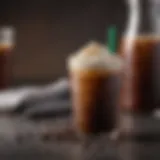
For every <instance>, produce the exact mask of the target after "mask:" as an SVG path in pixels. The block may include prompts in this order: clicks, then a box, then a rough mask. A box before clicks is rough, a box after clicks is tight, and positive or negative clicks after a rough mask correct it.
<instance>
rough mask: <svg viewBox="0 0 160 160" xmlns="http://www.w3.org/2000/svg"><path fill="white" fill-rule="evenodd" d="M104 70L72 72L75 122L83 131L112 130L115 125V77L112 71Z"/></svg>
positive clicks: (78, 128)
mask: <svg viewBox="0 0 160 160" xmlns="http://www.w3.org/2000/svg"><path fill="white" fill-rule="evenodd" d="M103 72H104V73H103ZM103 72H102V73H99V72H97V71H93V72H92V71H89V72H85V71H84V72H79V73H78V72H77V73H72V74H71V83H72V84H71V85H72V91H73V117H74V123H75V127H76V128H77V130H78V131H80V132H82V133H87V134H90V133H98V132H102V131H111V130H112V129H113V128H114V126H115V105H114V102H116V100H115V99H114V98H115V96H113V95H112V94H115V92H114V91H113V90H112V89H113V88H112V87H113V84H112V85H111V83H112V82H113V81H115V78H114V77H113V78H111V76H110V73H106V71H103ZM116 78H117V77H116ZM111 86H112V87H111ZM114 86H116V84H115V83H114Z"/></svg>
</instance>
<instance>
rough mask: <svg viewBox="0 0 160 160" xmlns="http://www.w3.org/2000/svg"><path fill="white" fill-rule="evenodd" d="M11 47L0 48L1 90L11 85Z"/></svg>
mask: <svg viewBox="0 0 160 160" xmlns="http://www.w3.org/2000/svg"><path fill="white" fill-rule="evenodd" d="M10 52H11V48H10V47H4V46H0V89H5V88H7V87H8V85H9V84H10V73H11V72H10V62H9V61H10V60H9V59H10Z"/></svg>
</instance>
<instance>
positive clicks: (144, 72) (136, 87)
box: [120, 36, 160, 112]
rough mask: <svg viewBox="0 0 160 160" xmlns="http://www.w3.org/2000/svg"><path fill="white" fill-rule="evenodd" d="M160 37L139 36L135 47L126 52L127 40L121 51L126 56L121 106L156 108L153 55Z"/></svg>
mask: <svg viewBox="0 0 160 160" xmlns="http://www.w3.org/2000/svg"><path fill="white" fill-rule="evenodd" d="M159 44H160V39H157V38H154V37H145V36H144V37H138V38H137V39H136V40H135V41H134V42H133V49H132V51H131V52H130V53H126V52H125V50H124V48H125V41H123V44H122V45H121V50H120V53H121V54H122V56H123V57H124V60H125V67H124V72H123V77H122V87H121V92H120V108H121V109H122V110H128V111H136V112H150V111H152V110H153V109H154V108H155V105H154V96H153V83H154V79H153V63H154V61H153V57H154V55H155V52H157V49H156V48H157V46H158V45H159Z"/></svg>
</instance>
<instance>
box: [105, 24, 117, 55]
mask: <svg viewBox="0 0 160 160" xmlns="http://www.w3.org/2000/svg"><path fill="white" fill-rule="evenodd" d="M107 46H108V49H109V51H110V52H111V54H115V53H116V51H117V28H116V26H111V27H110V28H109V29H108V30H107Z"/></svg>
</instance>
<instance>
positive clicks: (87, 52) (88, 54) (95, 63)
mask: <svg viewBox="0 0 160 160" xmlns="http://www.w3.org/2000/svg"><path fill="white" fill-rule="evenodd" d="M122 63H123V62H122V58H121V57H119V56H114V55H111V54H110V53H109V51H108V50H107V48H106V47H105V46H104V45H101V44H99V43H97V42H90V43H89V44H87V45H86V46H84V47H83V48H82V49H80V50H78V52H76V54H73V55H72V56H71V57H69V61H68V64H69V69H71V70H81V69H100V70H108V71H118V70H120V69H121V68H122Z"/></svg>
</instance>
